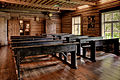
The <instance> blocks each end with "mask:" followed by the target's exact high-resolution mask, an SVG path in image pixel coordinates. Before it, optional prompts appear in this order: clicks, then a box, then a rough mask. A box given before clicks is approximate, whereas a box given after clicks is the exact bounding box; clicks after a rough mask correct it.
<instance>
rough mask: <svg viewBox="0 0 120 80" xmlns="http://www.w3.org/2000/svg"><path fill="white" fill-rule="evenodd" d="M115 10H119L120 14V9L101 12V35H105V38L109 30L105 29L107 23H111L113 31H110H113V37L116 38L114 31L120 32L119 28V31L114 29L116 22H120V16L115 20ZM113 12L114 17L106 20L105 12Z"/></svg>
mask: <svg viewBox="0 0 120 80" xmlns="http://www.w3.org/2000/svg"><path fill="white" fill-rule="evenodd" d="M115 12H118V13H119V14H120V10H114V11H108V12H103V13H101V35H102V36H103V37H104V38H106V35H105V33H106V32H108V31H105V24H111V31H110V33H111V36H110V37H111V38H114V34H113V33H114V32H118V33H120V31H119V30H118V31H114V23H118V24H120V18H118V20H113V16H114V13H115ZM108 13H109V14H110V13H111V14H112V17H111V20H110V21H105V18H106V17H105V14H108ZM103 29H104V33H103ZM119 37H120V35H119Z"/></svg>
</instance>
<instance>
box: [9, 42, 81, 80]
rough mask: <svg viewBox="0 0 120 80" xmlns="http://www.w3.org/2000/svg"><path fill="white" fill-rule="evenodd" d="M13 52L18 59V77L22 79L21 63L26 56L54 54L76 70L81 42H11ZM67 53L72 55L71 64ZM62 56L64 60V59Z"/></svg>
mask: <svg viewBox="0 0 120 80" xmlns="http://www.w3.org/2000/svg"><path fill="white" fill-rule="evenodd" d="M11 45H12V50H13V51H14V54H15V57H16V64H17V69H18V77H19V78H20V62H21V61H22V60H23V59H24V57H26V56H33V55H41V54H52V55H53V56H56V53H59V56H56V57H58V58H59V59H60V60H62V61H63V62H64V63H66V64H68V65H69V66H70V67H71V68H73V69H76V68H77V64H76V62H77V61H76V53H77V46H78V45H80V43H79V42H74V43H63V41H62V40H51V41H47V40H46V41H22V42H18V41H16V42H11ZM67 53H71V63H69V62H68V59H67ZM62 56H63V57H64V59H62Z"/></svg>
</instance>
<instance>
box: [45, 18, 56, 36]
mask: <svg viewBox="0 0 120 80" xmlns="http://www.w3.org/2000/svg"><path fill="white" fill-rule="evenodd" d="M45 32H46V34H56V23H55V21H53V20H46V27H45Z"/></svg>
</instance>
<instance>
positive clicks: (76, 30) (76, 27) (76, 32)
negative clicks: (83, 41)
mask: <svg viewBox="0 0 120 80" xmlns="http://www.w3.org/2000/svg"><path fill="white" fill-rule="evenodd" d="M75 34H76V35H77V34H79V28H78V25H75Z"/></svg>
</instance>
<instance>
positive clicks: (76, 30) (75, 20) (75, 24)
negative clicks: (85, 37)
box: [72, 16, 81, 35]
mask: <svg viewBox="0 0 120 80" xmlns="http://www.w3.org/2000/svg"><path fill="white" fill-rule="evenodd" d="M72 34H75V35H81V18H80V16H77V17H72Z"/></svg>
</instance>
